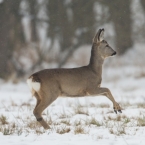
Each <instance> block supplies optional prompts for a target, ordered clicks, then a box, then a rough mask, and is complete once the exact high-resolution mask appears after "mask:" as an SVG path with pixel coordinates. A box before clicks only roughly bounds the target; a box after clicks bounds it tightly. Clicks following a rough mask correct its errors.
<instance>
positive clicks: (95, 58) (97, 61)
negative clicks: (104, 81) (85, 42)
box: [89, 48, 104, 75]
mask: <svg viewBox="0 0 145 145" xmlns="http://www.w3.org/2000/svg"><path fill="white" fill-rule="evenodd" d="M103 62H104V59H103V58H102V57H101V56H100V55H99V53H98V51H97V49H94V48H92V50H91V58H90V63H89V67H90V68H91V69H92V70H93V71H94V72H95V73H97V74H100V75H102V65H103Z"/></svg>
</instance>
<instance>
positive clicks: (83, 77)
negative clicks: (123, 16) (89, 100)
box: [27, 29, 121, 129]
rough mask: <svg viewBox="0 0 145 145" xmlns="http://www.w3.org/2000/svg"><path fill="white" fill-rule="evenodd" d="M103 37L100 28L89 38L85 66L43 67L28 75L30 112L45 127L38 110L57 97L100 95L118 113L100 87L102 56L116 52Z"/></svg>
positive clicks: (114, 105)
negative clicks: (31, 100)
mask: <svg viewBox="0 0 145 145" xmlns="http://www.w3.org/2000/svg"><path fill="white" fill-rule="evenodd" d="M103 36H104V29H99V31H98V32H97V34H96V35H95V37H94V39H93V44H92V50H91V58H90V62H89V64H88V65H87V66H82V67H78V68H71V69H64V68H61V69H60V68H58V69H44V70H41V71H39V72H36V73H34V74H32V75H31V76H30V77H29V78H28V79H27V83H28V85H29V87H30V89H31V93H32V95H33V96H35V97H36V99H37V104H36V107H35V109H34V111H33V113H34V115H35V117H36V119H37V121H39V122H40V124H41V125H42V126H43V127H44V128H45V129H49V128H50V127H49V125H48V124H47V123H46V122H45V121H44V119H43V118H42V115H41V113H42V112H43V111H44V109H46V107H48V106H49V105H50V104H51V103H52V102H53V101H54V100H56V99H57V97H59V96H70V97H82V96H97V95H103V96H106V97H107V98H109V99H110V100H111V101H112V103H113V107H114V111H115V113H117V111H118V112H120V113H121V107H120V106H119V104H118V103H117V102H116V101H115V99H114V97H113V96H112V94H111V92H110V90H109V89H108V88H102V87H100V85H101V81H102V65H103V62H104V60H105V58H107V57H109V56H113V55H115V54H116V52H115V51H114V50H113V49H112V48H111V47H110V46H109V44H108V43H107V42H106V41H105V40H104V38H103Z"/></svg>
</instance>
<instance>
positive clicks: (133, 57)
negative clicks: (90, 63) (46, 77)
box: [0, 45, 145, 145]
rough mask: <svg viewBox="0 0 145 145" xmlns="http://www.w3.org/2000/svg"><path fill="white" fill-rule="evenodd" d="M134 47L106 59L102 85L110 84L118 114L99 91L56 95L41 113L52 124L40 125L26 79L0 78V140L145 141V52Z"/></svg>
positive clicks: (115, 144)
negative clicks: (85, 94) (79, 95)
mask: <svg viewBox="0 0 145 145" xmlns="http://www.w3.org/2000/svg"><path fill="white" fill-rule="evenodd" d="M138 47H140V45H139V46H138V45H137V46H135V48H134V50H133V51H130V52H128V53H127V54H126V55H125V56H123V57H121V58H118V57H117V56H116V57H114V58H111V59H110V60H109V59H108V60H106V64H105V66H106V67H104V69H103V82H102V86H103V87H108V88H109V89H110V90H111V92H112V94H113V96H114V98H115V99H116V101H117V102H118V103H119V104H120V105H121V106H122V108H123V111H122V114H115V113H114V112H113V108H112V107H113V106H112V103H111V102H110V100H108V99H107V98H106V97H103V96H98V97H88V98H87V97H84V98H75V99H74V98H58V99H57V100H56V101H55V102H54V103H52V104H51V105H50V106H49V107H48V108H47V109H46V110H45V111H44V113H43V117H44V119H45V120H47V122H48V124H49V125H50V126H51V129H50V130H44V129H43V128H42V127H41V126H40V125H39V123H37V121H36V119H35V117H34V115H33V108H34V107H35V101H36V100H35V98H33V97H31V94H30V91H29V88H28V87H27V84H26V83H25V82H21V83H18V84H12V83H10V82H9V83H4V82H3V81H1V82H0V144H4V145H30V144H35V145H37V144H43V145H47V144H49V145H80V144H83V145H96V144H99V145H145V67H144V62H145V58H144V54H145V53H144V52H142V50H143V46H142V47H140V48H138ZM139 50H140V51H139ZM144 51H145V50H144ZM128 56H129V57H128ZM107 61H108V62H107ZM109 63H110V64H109ZM110 66H111V67H110Z"/></svg>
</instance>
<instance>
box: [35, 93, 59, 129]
mask: <svg viewBox="0 0 145 145" xmlns="http://www.w3.org/2000/svg"><path fill="white" fill-rule="evenodd" d="M38 96H39V98H41V99H40V100H38V99H37V104H36V107H35V109H34V111H33V114H34V116H35V117H36V119H37V121H38V122H39V123H40V124H41V125H42V126H43V127H44V128H45V129H49V128H50V127H49V125H48V124H47V123H46V121H44V119H43V117H42V112H43V111H44V110H45V109H46V108H47V107H48V106H49V105H50V104H51V103H52V102H53V101H54V100H56V98H57V97H58V96H54V95H53V94H48V95H45V94H44V93H43V92H41V91H40V92H39V93H38Z"/></svg>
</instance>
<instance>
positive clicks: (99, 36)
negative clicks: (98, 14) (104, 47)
mask: <svg viewBox="0 0 145 145" xmlns="http://www.w3.org/2000/svg"><path fill="white" fill-rule="evenodd" d="M102 40H104V29H99V30H98V32H97V34H96V35H95V37H94V38H93V43H98V42H100V41H102Z"/></svg>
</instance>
